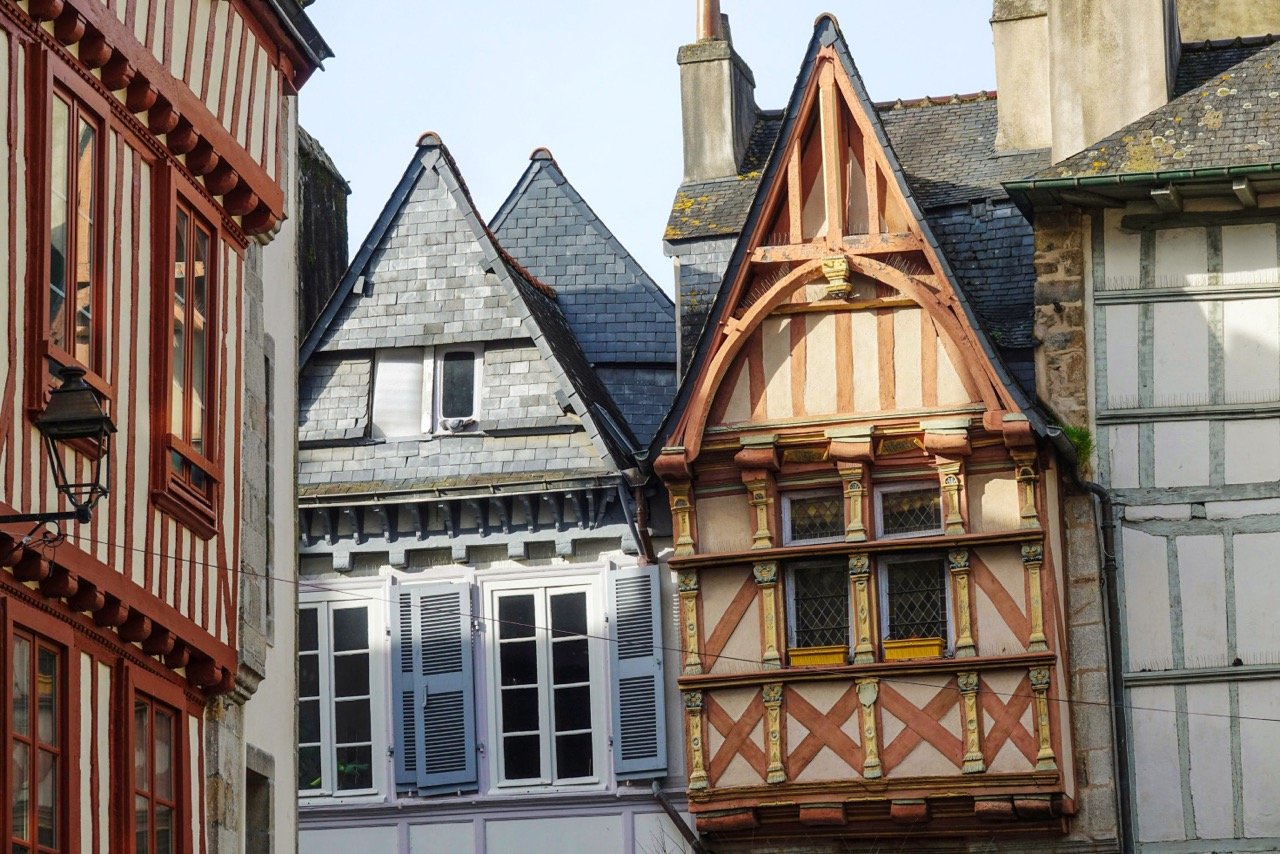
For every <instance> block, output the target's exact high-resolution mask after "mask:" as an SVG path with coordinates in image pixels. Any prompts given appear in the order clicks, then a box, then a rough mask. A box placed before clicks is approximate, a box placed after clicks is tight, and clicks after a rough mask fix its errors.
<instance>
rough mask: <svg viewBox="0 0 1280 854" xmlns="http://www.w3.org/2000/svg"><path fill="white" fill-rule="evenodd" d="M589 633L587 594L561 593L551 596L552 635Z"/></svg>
mask: <svg viewBox="0 0 1280 854" xmlns="http://www.w3.org/2000/svg"><path fill="white" fill-rule="evenodd" d="M586 633H587V594H586V593H582V592H577V593H560V594H557V595H554V596H552V597H551V634H552V637H564V636H566V635H585V634H586Z"/></svg>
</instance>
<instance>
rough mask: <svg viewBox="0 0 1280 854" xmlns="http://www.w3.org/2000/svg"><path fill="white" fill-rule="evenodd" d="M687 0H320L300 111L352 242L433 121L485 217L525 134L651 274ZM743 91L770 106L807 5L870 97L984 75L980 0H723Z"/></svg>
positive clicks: (664, 266)
mask: <svg viewBox="0 0 1280 854" xmlns="http://www.w3.org/2000/svg"><path fill="white" fill-rule="evenodd" d="M695 6H696V3H695V0H647V2H620V0H595V2H588V0H469V2H456V0H318V2H316V3H315V4H314V5H312V6H311V7H310V8H309V9H308V12H309V14H310V15H311V17H312V19H313V20H314V21H315V23H316V25H317V26H318V27H319V28H320V31H321V32H322V33H323V34H324V37H325V39H326V40H327V41H328V42H329V44H330V46H331V47H332V48H333V51H334V53H335V54H336V56H335V57H334V58H333V59H331V60H329V61H328V62H327V63H326V66H325V70H324V71H322V72H317V73H316V74H315V76H314V77H313V78H312V79H311V81H310V82H309V83H308V84H307V85H306V87H305V88H304V89H303V93H302V99H301V100H302V105H301V119H302V124H303V126H304V127H306V128H307V129H308V130H309V131H310V132H311V133H312V134H314V135H315V136H316V137H318V138H319V140H320V141H321V143H322V144H323V145H324V146H325V148H326V149H327V150H328V152H329V153H330V155H332V157H333V159H334V161H335V162H336V163H337V165H338V167H339V169H341V170H342V172H343V174H344V175H345V176H346V178H347V180H348V181H349V182H350V184H351V189H352V193H351V197H350V200H349V201H350V229H351V240H350V243H351V246H352V249H353V251H354V249H355V248H356V247H358V246H359V244H360V243H361V241H363V240H364V237H365V235H366V234H367V233H368V230H369V228H370V226H371V225H372V224H373V221H374V219H375V218H376V217H377V215H378V212H379V211H380V210H381V209H382V205H383V203H384V202H385V201H386V199H387V196H388V195H390V193H391V190H392V189H393V188H394V186H395V184H396V182H397V181H398V180H399V177H400V174H401V173H402V172H403V171H404V167H405V165H406V164H407V163H408V162H409V158H410V156H412V154H413V151H414V143H415V142H416V140H417V138H418V136H419V135H420V134H421V133H422V132H423V131H427V130H434V131H436V132H438V133H439V134H440V135H441V137H442V138H443V139H444V142H445V144H446V145H447V146H448V147H449V150H450V151H451V152H452V154H453V156H454V158H455V159H456V160H457V162H458V166H459V168H460V169H461V170H462V174H463V177H464V178H465V180H466V181H467V185H468V187H469V188H470V190H471V193H472V196H473V197H474V198H475V200H476V203H477V205H478V206H479V207H480V212H481V215H482V216H483V217H484V218H485V219H486V220H487V219H488V218H490V217H491V216H492V215H493V213H494V212H495V211H496V210H497V208H498V206H499V205H500V204H501V203H502V200H503V199H504V198H506V195H507V193H508V192H510V190H511V188H512V187H513V186H514V185H515V182H516V181H517V180H518V179H519V177H520V175H521V173H522V172H523V171H524V169H525V167H526V166H527V165H528V157H529V153H530V152H531V151H533V149H535V148H537V147H538V146H546V147H547V148H550V149H551V151H552V153H553V154H554V155H555V157H556V161H557V162H558V163H559V164H560V168H561V169H563V170H564V172H565V174H566V175H567V176H568V178H569V180H570V181H571V182H572V183H573V185H574V186H575V187H577V188H578V191H579V192H580V193H581V194H582V196H583V197H584V198H585V199H586V200H587V203H588V204H590V205H591V206H592V208H594V209H595V211H596V213H597V214H598V215H599V216H600V217H601V219H603V220H604V221H605V223H606V224H607V225H608V226H609V227H610V229H612V230H613V232H614V234H615V235H617V237H618V238H619V239H620V240H621V241H622V243H623V244H624V245H625V246H626V247H627V248H628V249H629V250H630V251H631V253H632V254H633V255H634V256H635V257H636V258H637V259H638V260H639V261H640V263H641V265H643V266H644V268H645V269H646V270H647V271H648V272H649V275H651V276H652V277H653V278H654V280H655V281H656V282H657V283H658V285H659V286H661V287H662V288H663V289H665V290H666V291H667V292H668V293H670V291H671V284H672V273H671V262H670V260H669V259H667V258H666V257H664V256H663V253H662V230H663V227H664V226H665V224H666V219H667V213H668V210H669V208H670V204H671V199H672V197H673V196H674V194H675V190H676V186H677V185H678V184H679V182H680V177H681V172H682V168H681V167H682V154H681V141H680V91H679V75H678V72H677V68H676V62H675V56H676V49H677V48H678V47H679V46H680V45H682V44H685V43H687V42H690V41H693V37H694V18H695ZM721 6H722V11H724V12H726V13H727V14H728V15H729V18H730V22H731V26H732V30H733V39H734V44H735V46H736V47H737V49H738V52H739V53H740V54H741V55H742V56H743V58H744V59H745V60H746V61H747V64H748V65H750V66H751V68H752V70H753V72H754V73H755V78H756V101H757V102H758V103H759V104H760V106H761V107H764V108H767V109H776V108H781V107H783V106H784V105H785V103H786V99H787V97H788V95H789V94H790V91H791V87H792V85H793V84H794V82H795V76H796V72H797V70H798V69H799V66H800V61H801V59H802V58H803V54H804V50H805V48H806V46H807V45H808V42H809V37H810V35H811V34H812V31H813V21H814V19H815V18H816V17H817V16H818V14H819V13H821V12H824V11H827V12H832V13H834V14H835V15H836V17H837V18H838V19H839V21H840V25H841V29H842V31H843V32H844V35H845V38H846V39H847V40H848V42H849V45H850V48H851V50H852V51H853V56H854V60H855V61H856V62H857V64H858V68H859V70H860V71H861V72H862V76H863V79H864V80H865V81H866V84H867V88H868V90H869V91H870V93H871V97H873V98H875V99H877V100H886V99H892V98H915V97H920V96H922V95H945V94H951V93H954V92H972V91H976V90H978V89H993V88H995V71H994V63H993V59H992V55H991V28H990V25H989V23H988V19H989V17H990V14H991V0H890V2H885V1H884V0H844V2H838V0H722V3H721Z"/></svg>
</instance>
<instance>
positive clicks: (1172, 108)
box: [1020, 43, 1280, 183]
mask: <svg viewBox="0 0 1280 854" xmlns="http://www.w3.org/2000/svg"><path fill="white" fill-rule="evenodd" d="M1244 52H1245V51H1243V50H1241V51H1239V53H1241V54H1243V53H1244ZM1189 62H1194V66H1192V65H1188V72H1187V81H1188V82H1190V81H1191V78H1192V76H1193V72H1192V70H1191V69H1192V68H1193V67H1194V68H1195V69H1196V70H1195V72H1194V73H1206V72H1207V73H1208V74H1209V76H1208V77H1207V78H1206V79H1205V80H1204V82H1202V83H1201V84H1200V85H1199V86H1196V87H1194V88H1192V89H1189V90H1187V91H1186V92H1184V93H1183V94H1181V95H1180V96H1178V97H1176V98H1174V99H1173V100H1172V101H1170V102H1169V103H1168V104H1165V105H1164V106H1163V107H1160V108H1158V109H1156V110H1153V111H1152V112H1150V113H1148V114H1147V115H1145V116H1143V117H1142V118H1140V119H1138V120H1137V121H1135V122H1132V123H1130V124H1129V125H1127V126H1125V127H1123V128H1121V129H1120V130H1118V131H1116V132H1115V133H1113V134H1111V135H1110V136H1108V137H1107V138H1106V139H1103V140H1101V141H1099V142H1097V143H1094V144H1093V145H1091V146H1089V147H1088V148H1086V149H1085V150H1084V151H1081V152H1079V153H1077V154H1074V155H1072V156H1070V157H1068V158H1066V159H1065V160H1062V161H1060V162H1058V163H1056V164H1054V165H1053V166H1050V167H1049V168H1047V169H1043V170H1041V171H1040V172H1037V173H1035V174H1034V175H1032V176H1031V178H1030V179H1027V183H1029V182H1031V181H1050V180H1053V179H1060V178H1087V177H1100V176H1120V175H1150V174H1152V173H1158V172H1185V171H1189V170H1193V169H1209V168H1213V169H1221V168H1229V167H1247V166H1260V165H1269V164H1273V163H1277V162H1280V73H1277V62H1280V43H1273V44H1269V45H1265V46H1263V47H1261V48H1259V49H1258V50H1257V51H1255V52H1254V53H1253V54H1252V55H1251V56H1247V57H1245V58H1244V59H1242V60H1241V61H1239V62H1237V63H1236V64H1235V65H1232V66H1230V67H1227V68H1225V69H1221V70H1219V68H1218V65H1220V63H1219V64H1215V65H1214V66H1213V67H1210V66H1211V60H1209V59H1208V58H1204V61H1200V60H1196V59H1194V58H1192V59H1189ZM1180 78H1181V75H1180ZM1020 183H1022V182H1020Z"/></svg>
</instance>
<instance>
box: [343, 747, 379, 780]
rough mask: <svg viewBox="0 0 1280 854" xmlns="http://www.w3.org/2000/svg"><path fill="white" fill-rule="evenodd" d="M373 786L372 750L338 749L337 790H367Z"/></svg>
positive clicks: (365, 748) (359, 748)
mask: <svg viewBox="0 0 1280 854" xmlns="http://www.w3.org/2000/svg"><path fill="white" fill-rule="evenodd" d="M372 786H373V748H371V747H368V746H365V747H339V748H338V788H339V789H368V788H371V787H372Z"/></svg>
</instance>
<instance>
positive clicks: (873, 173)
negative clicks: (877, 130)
mask: <svg viewBox="0 0 1280 854" xmlns="http://www.w3.org/2000/svg"><path fill="white" fill-rule="evenodd" d="M862 169H863V173H864V174H865V175H866V178H867V233H868V234H880V232H881V226H880V214H881V213H882V212H881V210H880V170H879V169H878V168H876V150H875V146H873V145H872V139H871V138H869V137H866V136H864V137H862Z"/></svg>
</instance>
